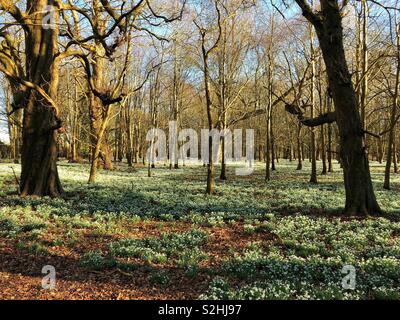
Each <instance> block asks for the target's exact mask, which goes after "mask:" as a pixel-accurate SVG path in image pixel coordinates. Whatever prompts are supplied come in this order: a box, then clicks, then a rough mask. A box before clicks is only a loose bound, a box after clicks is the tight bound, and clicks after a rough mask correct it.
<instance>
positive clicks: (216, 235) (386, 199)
mask: <svg viewBox="0 0 400 320" xmlns="http://www.w3.org/2000/svg"><path fill="white" fill-rule="evenodd" d="M295 166H296V164H295V162H293V163H290V162H288V161H281V162H280V163H279V165H278V170H277V171H276V172H274V173H273V180H272V181H271V182H268V183H266V182H265V181H264V167H263V165H262V164H258V165H257V166H256V171H255V173H254V174H253V175H252V176H249V177H236V176H234V172H233V169H232V168H230V169H229V171H228V173H229V175H228V176H229V180H228V181H226V182H222V181H219V180H218V179H217V191H218V194H217V195H216V196H213V197H209V196H206V195H205V194H204V191H205V178H206V175H205V169H204V168H202V167H192V168H188V167H185V168H181V169H179V170H173V171H170V170H168V168H167V167H160V168H158V169H155V170H154V171H153V177H152V178H148V177H147V170H146V169H145V168H139V169H136V170H135V169H130V168H128V167H127V166H122V165H121V166H119V167H118V168H117V170H115V171H113V172H104V171H102V172H99V177H98V182H97V184H95V185H90V186H89V185H87V183H86V181H87V178H88V172H89V167H88V165H81V164H68V163H66V162H60V163H59V168H60V174H61V178H62V181H63V184H64V187H65V191H66V197H65V199H49V198H45V199H21V198H19V197H18V196H17V195H16V183H15V177H14V174H13V171H12V169H11V168H12V167H13V168H14V170H15V172H16V174H17V175H18V174H19V166H18V165H14V164H9V163H0V298H1V299H210V298H211V299H400V198H399V196H398V193H399V190H400V176H394V177H393V190H392V191H384V190H383V189H382V182H383V172H384V167H383V165H379V164H376V163H373V164H372V177H373V181H374V184H375V190H376V194H377V198H378V200H379V203H380V204H381V206H382V208H383V209H384V210H385V211H386V214H385V215H384V216H382V217H377V218H372V217H369V218H346V217H342V216H341V215H340V209H341V208H342V206H343V204H344V189H343V184H342V174H341V172H340V169H339V167H338V166H337V165H336V167H335V173H333V174H330V175H327V176H319V184H318V185H310V184H309V183H308V179H309V172H310V170H309V163H308V162H306V163H305V168H304V170H303V171H300V172H299V171H296V170H295ZM348 264H350V265H353V266H354V267H355V268H356V272H357V273H356V289H355V290H344V289H342V285H341V283H342V278H343V277H344V275H343V274H342V273H341V271H342V268H343V266H344V265H348ZM45 265H53V266H54V267H55V268H56V271H57V285H56V289H55V290H52V291H48V290H43V289H42V288H41V279H42V277H43V275H42V274H41V270H42V267H43V266H45Z"/></svg>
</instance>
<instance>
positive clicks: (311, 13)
mask: <svg viewBox="0 0 400 320" xmlns="http://www.w3.org/2000/svg"><path fill="white" fill-rule="evenodd" d="M296 3H297V4H298V5H299V7H300V8H301V9H302V12H303V15H304V17H305V18H306V19H307V20H308V21H309V22H310V23H311V24H312V25H313V26H314V28H315V30H316V33H317V36H318V39H319V43H320V47H321V51H322V54H323V57H324V61H325V65H326V69H327V73H328V79H329V88H330V90H331V91H332V96H333V100H334V104H335V117H336V122H337V124H338V128H339V134H340V157H341V162H342V165H343V173H344V185H345V190H346V206H345V213H346V214H348V215H357V214H363V215H376V214H380V213H381V209H380V207H379V205H378V203H377V201H376V198H375V193H374V190H373V186H372V181H371V175H370V170H369V162H368V157H367V154H366V150H365V145H364V136H365V132H364V130H363V127H362V122H361V117H360V113H359V108H358V105H357V99H356V93H355V90H354V86H353V83H352V81H351V75H350V72H349V69H348V66H347V61H346V57H345V52H344V45H343V28H342V11H343V10H344V7H345V5H346V4H347V1H343V2H342V5H341V6H339V1H338V0H320V5H321V8H320V10H318V11H315V10H314V9H313V8H312V7H311V6H310V4H309V3H307V1H306V0H296ZM322 123H325V121H323V122H322Z"/></svg>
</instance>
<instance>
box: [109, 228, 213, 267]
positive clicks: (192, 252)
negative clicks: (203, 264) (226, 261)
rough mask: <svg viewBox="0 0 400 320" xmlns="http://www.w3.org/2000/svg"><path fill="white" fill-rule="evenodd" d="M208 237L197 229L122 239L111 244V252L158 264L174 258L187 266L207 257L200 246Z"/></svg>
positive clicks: (183, 265) (118, 255)
mask: <svg viewBox="0 0 400 320" xmlns="http://www.w3.org/2000/svg"><path fill="white" fill-rule="evenodd" d="M207 239H208V234H207V233H206V232H204V231H201V230H197V229H193V230H190V231H187V232H184V233H166V234H162V235H161V237H159V238H157V237H150V238H145V239H122V240H120V241H118V242H114V243H112V244H111V245H110V253H111V254H113V255H115V256H117V257H133V258H140V259H143V260H144V261H146V262H148V263H156V264H162V263H167V262H169V261H170V260H173V261H176V262H177V264H178V266H180V267H187V266H190V265H195V264H197V263H199V262H200V261H201V260H203V259H204V258H205V256H204V254H203V253H202V252H201V250H200V247H201V246H202V245H203V244H205V243H206V242H207Z"/></svg>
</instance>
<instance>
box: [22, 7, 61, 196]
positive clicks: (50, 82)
mask: <svg viewBox="0 0 400 320" xmlns="http://www.w3.org/2000/svg"><path fill="white" fill-rule="evenodd" d="M27 4H28V7H29V8H30V12H31V15H34V16H35V17H36V19H37V20H38V21H42V17H43V14H45V12H46V11H45V10H46V6H47V5H54V1H53V0H36V1H28V3H27ZM54 18H55V25H57V22H58V18H57V15H55V17H54ZM28 27H29V30H30V32H29V33H27V34H26V41H25V50H26V73H27V79H28V81H30V82H32V83H34V84H36V85H38V86H40V87H41V88H42V89H43V90H44V91H45V92H46V93H47V94H48V95H49V96H50V97H51V98H52V99H53V100H54V101H56V94H57V88H58V72H59V71H58V61H57V59H56V58H55V55H56V53H57V51H58V29H57V28H56V27H54V28H49V29H44V28H42V25H41V24H34V25H31V26H28ZM27 98H28V99H27V104H26V106H25V112H24V118H23V132H22V140H23V144H22V156H21V164H22V172H21V180H20V192H21V196H52V197H56V196H60V195H61V194H62V193H63V189H62V187H61V183H60V179H59V176H58V170H57V153H58V152H57V129H58V128H59V127H60V123H59V120H58V119H57V115H56V110H54V108H53V107H52V106H50V105H48V104H47V103H45V102H44V101H43V98H42V97H40V96H39V94H38V93H36V92H34V91H30V92H29V93H28V94H27Z"/></svg>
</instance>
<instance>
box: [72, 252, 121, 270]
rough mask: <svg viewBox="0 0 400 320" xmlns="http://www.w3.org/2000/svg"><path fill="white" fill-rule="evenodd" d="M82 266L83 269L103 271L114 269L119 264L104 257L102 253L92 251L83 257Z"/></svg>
mask: <svg viewBox="0 0 400 320" xmlns="http://www.w3.org/2000/svg"><path fill="white" fill-rule="evenodd" d="M80 264H81V266H82V267H85V268H88V269H93V270H98V271H101V270H104V269H110V268H113V267H115V266H116V264H117V263H116V261H115V260H114V259H113V258H110V257H107V258H106V257H103V255H102V254H101V252H100V251H94V252H93V251H91V252H87V253H85V254H84V255H83V257H82V258H81V261H80Z"/></svg>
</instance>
